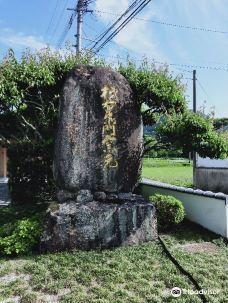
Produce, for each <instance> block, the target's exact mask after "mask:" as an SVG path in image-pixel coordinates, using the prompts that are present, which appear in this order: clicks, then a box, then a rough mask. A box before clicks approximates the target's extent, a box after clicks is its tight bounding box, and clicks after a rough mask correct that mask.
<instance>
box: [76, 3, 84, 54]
mask: <svg viewBox="0 0 228 303" xmlns="http://www.w3.org/2000/svg"><path fill="white" fill-rule="evenodd" d="M83 8H84V0H78V4H77V14H78V15H77V34H76V55H79V54H80V52H81V49H82V23H83Z"/></svg>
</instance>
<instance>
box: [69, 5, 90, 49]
mask: <svg viewBox="0 0 228 303" xmlns="http://www.w3.org/2000/svg"><path fill="white" fill-rule="evenodd" d="M87 6H88V0H78V3H77V6H76V8H68V10H70V11H74V12H75V14H77V25H76V35H74V36H75V37H76V44H75V45H73V46H74V47H75V48H76V55H79V54H80V52H81V50H82V26H83V15H84V14H85V13H92V12H93V11H92V10H88V9H87Z"/></svg>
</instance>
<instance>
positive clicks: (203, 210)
mask: <svg viewBox="0 0 228 303" xmlns="http://www.w3.org/2000/svg"><path fill="white" fill-rule="evenodd" d="M141 190H142V195H143V196H144V197H145V198H148V197H149V196H151V195H154V194H155V193H159V194H164V195H170V196H174V197H176V198H177V199H179V200H181V201H182V203H183V205H184V208H185V212H186V217H187V219H189V220H190V221H192V222H195V223H197V224H199V225H201V226H203V227H205V228H207V229H209V230H211V231H213V232H215V233H217V234H219V235H221V236H223V237H226V238H228V195H225V194H223V193H213V192H209V191H202V190H199V189H197V190H194V189H191V188H185V187H180V186H174V185H170V184H166V183H161V182H157V181H152V180H149V179H143V180H142V182H141Z"/></svg>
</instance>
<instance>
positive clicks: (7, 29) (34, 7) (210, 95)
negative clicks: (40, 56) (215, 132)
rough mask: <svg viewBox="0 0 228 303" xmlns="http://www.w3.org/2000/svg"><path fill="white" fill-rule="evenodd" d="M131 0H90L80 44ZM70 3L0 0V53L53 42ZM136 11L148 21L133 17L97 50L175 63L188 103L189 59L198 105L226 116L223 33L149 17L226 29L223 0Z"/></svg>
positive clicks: (160, 1) (158, 3)
mask: <svg viewBox="0 0 228 303" xmlns="http://www.w3.org/2000/svg"><path fill="white" fill-rule="evenodd" d="M131 2H132V1H131V0H118V1H116V0H97V1H94V4H93V5H92V6H91V8H93V9H94V10H95V11H94V13H93V14H92V15H91V14H87V16H86V18H85V22H84V24H85V26H84V32H83V36H84V38H85V39H84V40H83V43H84V47H86V46H87V45H88V44H89V43H90V42H89V40H86V39H91V40H93V39H95V38H96V36H97V35H99V33H101V32H102V31H103V30H104V29H105V28H107V26H108V24H110V23H112V22H113V21H114V20H115V18H116V17H115V16H113V15H112V14H113V13H116V14H118V13H121V12H123V11H124V9H125V8H126V7H127V6H128V5H129V3H131ZM75 4H76V1H75V0H48V1H45V0H39V1H38V0H32V1H31V0H30V1H28V0H22V1H21V0H20V1H19V0H14V1H9V0H0V59H1V58H2V57H3V56H4V55H5V53H6V51H7V49H8V48H9V47H12V48H13V49H14V51H15V53H16V54H17V56H18V57H20V54H21V52H22V51H23V50H25V48H27V47H30V48H32V49H41V48H44V47H45V46H46V45H47V44H49V45H50V46H51V47H52V48H54V49H55V48H57V45H58V41H59V39H60V37H61V35H62V32H63V31H64V28H65V26H66V24H67V22H68V20H69V17H70V15H71V12H70V11H67V10H66V7H74V6H75ZM100 11H102V12H105V13H101V12H100ZM110 13H111V14H110ZM138 17H140V18H142V19H145V20H148V21H145V20H138V19H135V20H133V21H132V22H131V23H130V24H129V25H128V26H126V28H125V29H124V30H123V31H121V32H120V33H119V35H118V36H116V37H115V38H114V40H113V43H109V44H108V45H107V46H106V47H105V48H104V49H103V50H102V51H101V55H103V56H105V57H107V58H108V60H109V61H111V62H113V63H114V64H115V63H116V61H118V59H117V58H116V57H117V56H119V57H120V58H126V56H127V55H128V54H129V55H130V56H131V57H132V58H134V59H136V60H141V59H142V58H143V56H146V57H147V58H148V60H153V59H154V60H155V61H159V62H166V63H168V64H170V63H174V64H177V65H171V66H170V70H171V71H173V73H174V74H178V73H182V74H183V83H185V84H186V85H187V91H186V95H187V98H188V99H189V102H190V103H189V107H191V102H192V101H191V100H192V80H191V78H192V74H191V71H192V69H193V68H194V67H192V66H191V65H193V66H196V67H195V69H196V70H197V78H198V82H197V104H198V108H199V107H201V106H202V105H203V104H204V102H205V101H206V103H205V104H206V112H210V111H211V108H213V107H215V114H216V116H217V117H228V54H227V51H228V34H227V33H225V34H222V33H214V32H209V31H199V30H190V29H189V30H188V29H181V28H178V27H172V26H166V25H161V24H158V23H154V22H151V21H159V22H166V23H171V24H177V25H185V26H190V27H202V28H207V29H212V30H218V31H226V32H228V23H227V20H228V0H172V1H170V0H152V1H151V3H150V4H149V5H148V6H147V7H146V8H145V9H144V10H143V12H142V13H140V15H139V16H138ZM50 21H51V22H50ZM75 28H76V24H75V22H74V23H73V25H72V28H71V29H70V31H69V32H68V34H67V36H66V39H65V40H64V42H65V41H70V42H71V43H74V36H73V35H74V34H75ZM62 47H64V43H63V44H62ZM120 60H121V59H120ZM200 67H209V68H200ZM214 68H219V69H223V70H214Z"/></svg>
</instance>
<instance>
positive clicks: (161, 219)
mask: <svg viewBox="0 0 228 303" xmlns="http://www.w3.org/2000/svg"><path fill="white" fill-rule="evenodd" d="M150 201H151V202H153V204H154V205H155V207H156V214H157V220H158V229H159V230H160V231H162V230H168V229H170V228H172V227H174V226H175V225H177V224H179V223H181V222H182V221H183V220H184V216H185V211H184V207H183V205H182V203H181V201H180V200H178V199H176V198H174V197H172V196H165V195H159V194H156V195H154V196H151V197H150Z"/></svg>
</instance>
